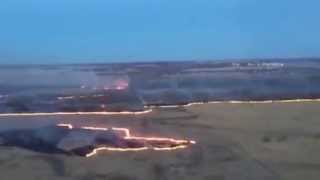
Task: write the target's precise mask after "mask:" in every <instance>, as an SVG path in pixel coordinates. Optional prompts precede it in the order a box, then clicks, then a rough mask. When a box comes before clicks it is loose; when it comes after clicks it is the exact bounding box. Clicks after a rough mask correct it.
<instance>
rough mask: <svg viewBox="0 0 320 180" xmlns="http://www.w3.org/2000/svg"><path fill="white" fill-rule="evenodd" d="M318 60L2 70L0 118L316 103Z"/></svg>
mask: <svg viewBox="0 0 320 180" xmlns="http://www.w3.org/2000/svg"><path fill="white" fill-rule="evenodd" d="M319 70H320V63H319V62H318V61H317V60H316V59H297V60H295V59H293V60H284V59H279V60H276V59H274V60H255V61H233V62H223V63H222V62H201V63H200V62H176V63H174V62H173V63H145V64H144V63H132V64H99V65H95V64H91V65H69V66H66V65H65V66H56V67H55V68H48V67H47V66H26V67H1V72H0V75H1V77H2V79H1V80H0V113H25V112H97V111H112V112H120V111H143V110H145V109H144V107H145V106H151V105H176V104H187V103H190V102H199V101H200V102H208V101H230V100H239V101H250V100H256V101H260V100H284V99H285V100H286V99H315V98H320V94H319V92H320V85H319V84H320V74H319V72H320V71H319Z"/></svg>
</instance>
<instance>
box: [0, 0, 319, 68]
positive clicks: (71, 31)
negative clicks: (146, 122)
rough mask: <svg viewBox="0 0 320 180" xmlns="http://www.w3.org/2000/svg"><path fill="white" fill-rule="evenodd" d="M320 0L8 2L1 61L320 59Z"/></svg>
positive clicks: (2, 9)
mask: <svg viewBox="0 0 320 180" xmlns="http://www.w3.org/2000/svg"><path fill="white" fill-rule="evenodd" d="M319 7H320V1H318V0H307V1H302V0H50V1H49V0H0V63H7V64H8V63H9V64H19V63H24V64H25V63H42V64H43V63H86V62H89V63H90V62H119V61H121V62H126V61H129V62H131V61H155V60H165V61H169V60H192V59H196V60H201V59H203V60H207V59H225V58H256V57H258V58H261V57H301V56H308V57H314V56H320V23H319V22H318V21H319V19H320V11H319V10H318V8H319Z"/></svg>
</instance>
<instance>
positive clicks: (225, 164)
mask: <svg viewBox="0 0 320 180" xmlns="http://www.w3.org/2000/svg"><path fill="white" fill-rule="evenodd" d="M319 109H320V103H311V102H310V103H273V104H206V105H196V106H192V107H188V108H174V109H155V110H154V112H152V113H150V114H148V115H142V116H82V115H81V116H80V115H70V116H41V117H30V116H29V117H6V118H5V117H1V119H0V130H5V129H12V128H21V127H35V126H43V125H47V124H54V123H57V122H64V123H67V122H70V123H73V124H76V125H100V126H105V127H109V126H117V127H129V128H131V130H132V133H133V134H135V135H146V136H147V135H150V136H151V135H157V136H164V137H175V138H187V139H194V140H196V141H197V144H196V145H193V146H191V147H189V148H187V149H182V150H176V151H167V152H156V151H142V152H100V153H99V155H97V156H94V157H91V158H83V157H70V156H64V155H52V154H39V153H35V152H31V151H28V150H23V149H19V148H14V147H12V148H11V147H10V148H7V147H0V172H1V179H3V180H15V179H17V180H21V179H28V180H42V179H59V180H71V179H77V180H94V179H97V180H106V179H108V180H138V179H145V180H150V179H155V180H170V179H172V180H177V179H203V180H248V179H249V180H251V179H252V180H277V179H288V180H289V179H290V180H295V179H297V180H298V179H299V180H300V179H308V180H313V179H314V180H316V179H319V177H320V155H319V151H320V121H319V117H320V111H319Z"/></svg>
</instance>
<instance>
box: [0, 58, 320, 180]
mask: <svg viewBox="0 0 320 180" xmlns="http://www.w3.org/2000/svg"><path fill="white" fill-rule="evenodd" d="M319 70H320V64H319V63H318V61H316V60H313V59H306V60H301V61H300V60H290V61H289V60H283V59H282V60H259V61H235V62H224V63H220V62H202V63H199V62H177V63H145V64H143V63H134V64H103V65H95V64H92V65H70V66H55V67H47V66H26V67H1V71H0V75H1V77H4V78H1V79H0V80H1V81H0V152H1V153H0V171H1V172H2V178H3V179H22V178H25V179H63V180H73V179H80V180H87V179H98V180H100V179H104V180H105V179H109V180H120V179H121V180H138V179H142V180H143V179H146V180H147V179H148V180H149V179H156V180H157V179H158V180H170V179H190V180H193V179H203V180H209V179H219V180H226V179H240V180H241V179H265V180H269V179H270V180H277V179H290V180H295V179H297V180H298V179H302V178H307V179H311V180H312V179H317V177H319V167H320V165H319V164H320V159H319V155H318V152H319V150H320V145H319V132H320V129H319V128H318V127H320V126H319V122H318V117H319V111H318V110H319V102H318V101H319V99H318V98H319V97H320V96H319V92H320V86H319V84H320V78H319V77H320V74H319V72H320V71H319ZM303 99H307V101H303ZM315 99H318V100H317V101H316V100H315ZM270 100H293V101H283V102H286V103H279V102H278V101H270ZM209 101H210V102H211V101H215V102H219V103H210V104H209V103H201V102H209ZM225 101H232V102H234V103H225ZM242 101H244V102H242ZM245 102H250V103H245ZM259 102H260V103H259ZM190 103H191V104H190ZM162 105H165V106H162ZM89 157H90V158H89ZM34 169H39V170H37V171H34ZM30 172H31V173H30Z"/></svg>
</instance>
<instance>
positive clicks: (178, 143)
mask: <svg viewBox="0 0 320 180" xmlns="http://www.w3.org/2000/svg"><path fill="white" fill-rule="evenodd" d="M57 126H60V127H66V128H68V129H73V128H74V127H73V126H72V124H57ZM80 129H87V130H100V131H107V130H110V128H104V127H91V126H82V127H80ZM111 130H113V131H118V132H121V133H123V134H124V136H123V138H124V139H134V140H142V141H165V142H171V143H173V144H175V145H176V146H175V147H149V146H145V147H140V148H115V147H107V146H103V147H98V148H95V149H94V150H93V151H92V152H90V153H88V154H86V157H90V156H94V155H96V154H97V153H98V152H99V151H103V150H107V151H120V152H126V151H143V150H155V151H172V150H176V149H184V148H186V147H187V144H196V141H194V140H177V139H173V138H162V137H138V136H132V135H131V134H130V130H129V129H127V128H118V127H112V128H111Z"/></svg>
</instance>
